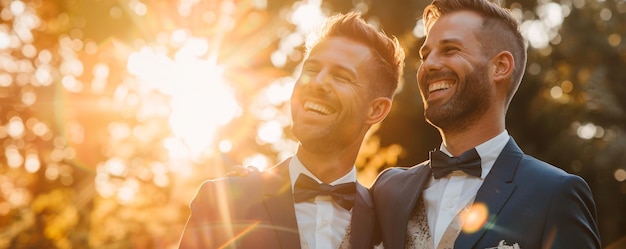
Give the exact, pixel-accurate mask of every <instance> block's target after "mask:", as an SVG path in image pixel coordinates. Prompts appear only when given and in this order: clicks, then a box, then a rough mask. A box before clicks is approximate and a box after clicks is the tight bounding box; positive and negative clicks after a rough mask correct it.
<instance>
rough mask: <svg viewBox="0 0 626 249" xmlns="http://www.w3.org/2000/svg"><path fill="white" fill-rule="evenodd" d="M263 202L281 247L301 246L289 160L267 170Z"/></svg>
mask: <svg viewBox="0 0 626 249" xmlns="http://www.w3.org/2000/svg"><path fill="white" fill-rule="evenodd" d="M264 174H268V175H267V176H268V180H267V183H266V184H265V187H264V190H263V192H264V193H265V196H264V197H263V203H264V204H265V208H266V209H267V212H268V214H269V216H270V219H271V222H272V225H273V226H275V231H276V233H277V235H278V240H279V241H280V245H281V248H300V235H299V233H298V223H297V221H296V211H295V208H294V205H293V194H292V191H291V182H290V180H289V160H285V161H283V162H282V163H280V164H278V165H277V166H276V167H274V168H272V171H270V172H266V173H264Z"/></svg>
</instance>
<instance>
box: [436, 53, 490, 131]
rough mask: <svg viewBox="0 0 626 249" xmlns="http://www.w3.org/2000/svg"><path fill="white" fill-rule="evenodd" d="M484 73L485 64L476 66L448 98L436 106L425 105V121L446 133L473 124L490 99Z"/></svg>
mask: <svg viewBox="0 0 626 249" xmlns="http://www.w3.org/2000/svg"><path fill="white" fill-rule="evenodd" d="M449 73H451V72H449ZM485 75H487V66H486V65H484V66H481V67H477V68H476V70H474V71H473V72H472V73H470V74H469V75H468V76H467V77H466V78H465V80H464V81H463V82H459V83H457V84H458V85H457V90H456V91H455V93H454V96H452V98H451V99H450V100H448V101H447V102H445V103H443V104H441V105H437V106H432V105H427V106H426V108H425V110H424V117H425V118H426V121H428V123H430V124H431V125H433V126H435V127H437V128H439V129H440V130H442V131H445V132H448V133H456V132H463V131H464V130H466V129H467V128H468V127H470V126H471V125H472V124H474V123H475V122H476V121H477V120H478V119H479V118H480V117H481V116H482V115H483V114H484V113H485V112H486V111H487V109H488V108H489V105H490V104H491V100H492V96H491V95H490V87H489V82H487V79H486V76H485ZM457 78H458V77H457ZM459 87H461V88H459Z"/></svg>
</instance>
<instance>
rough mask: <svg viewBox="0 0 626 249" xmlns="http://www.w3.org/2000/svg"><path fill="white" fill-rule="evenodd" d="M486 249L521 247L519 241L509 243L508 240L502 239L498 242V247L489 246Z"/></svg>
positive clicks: (514, 248) (513, 248) (518, 248)
mask: <svg viewBox="0 0 626 249" xmlns="http://www.w3.org/2000/svg"><path fill="white" fill-rule="evenodd" d="M485 249H520V247H519V245H518V244H517V243H515V244H513V245H507V244H506V242H504V240H500V243H498V246H496V247H489V248H485Z"/></svg>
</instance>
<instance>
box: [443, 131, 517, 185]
mask: <svg viewBox="0 0 626 249" xmlns="http://www.w3.org/2000/svg"><path fill="white" fill-rule="evenodd" d="M509 139H510V137H509V133H508V132H507V131H506V130H504V131H502V132H501V133H500V134H498V135H497V136H495V137H493V138H491V139H489V140H487V141H486V142H484V143H482V144H480V145H478V146H476V151H477V152H478V155H480V164H481V167H482V173H481V178H482V179H485V177H486V176H487V174H489V171H491V168H492V167H493V165H494V164H495V162H496V159H498V156H499V155H500V152H502V150H503V149H504V146H506V144H507V143H508V142H509ZM440 150H441V151H443V152H444V153H446V154H448V155H449V156H451V155H452V154H451V153H450V152H449V151H448V149H447V148H446V146H444V144H443V143H441V146H440Z"/></svg>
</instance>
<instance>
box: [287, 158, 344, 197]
mask: <svg viewBox="0 0 626 249" xmlns="http://www.w3.org/2000/svg"><path fill="white" fill-rule="evenodd" d="M300 174H305V175H307V176H309V177H311V178H313V179H314V180H315V181H317V182H318V183H322V181H321V180H320V179H319V178H317V176H315V175H313V173H311V171H309V169H307V168H306V167H305V166H304V165H303V164H302V163H301V162H300V160H299V159H298V156H296V155H294V156H293V158H291V160H290V161H289V179H290V180H291V189H292V191H293V186H294V185H295V184H296V179H298V176H299V175H300ZM349 182H356V167H355V166H352V169H351V170H350V172H348V173H347V174H345V175H344V176H342V177H340V178H339V179H337V180H335V181H333V182H331V183H330V184H329V185H331V186H332V185H337V184H342V183H349Z"/></svg>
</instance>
